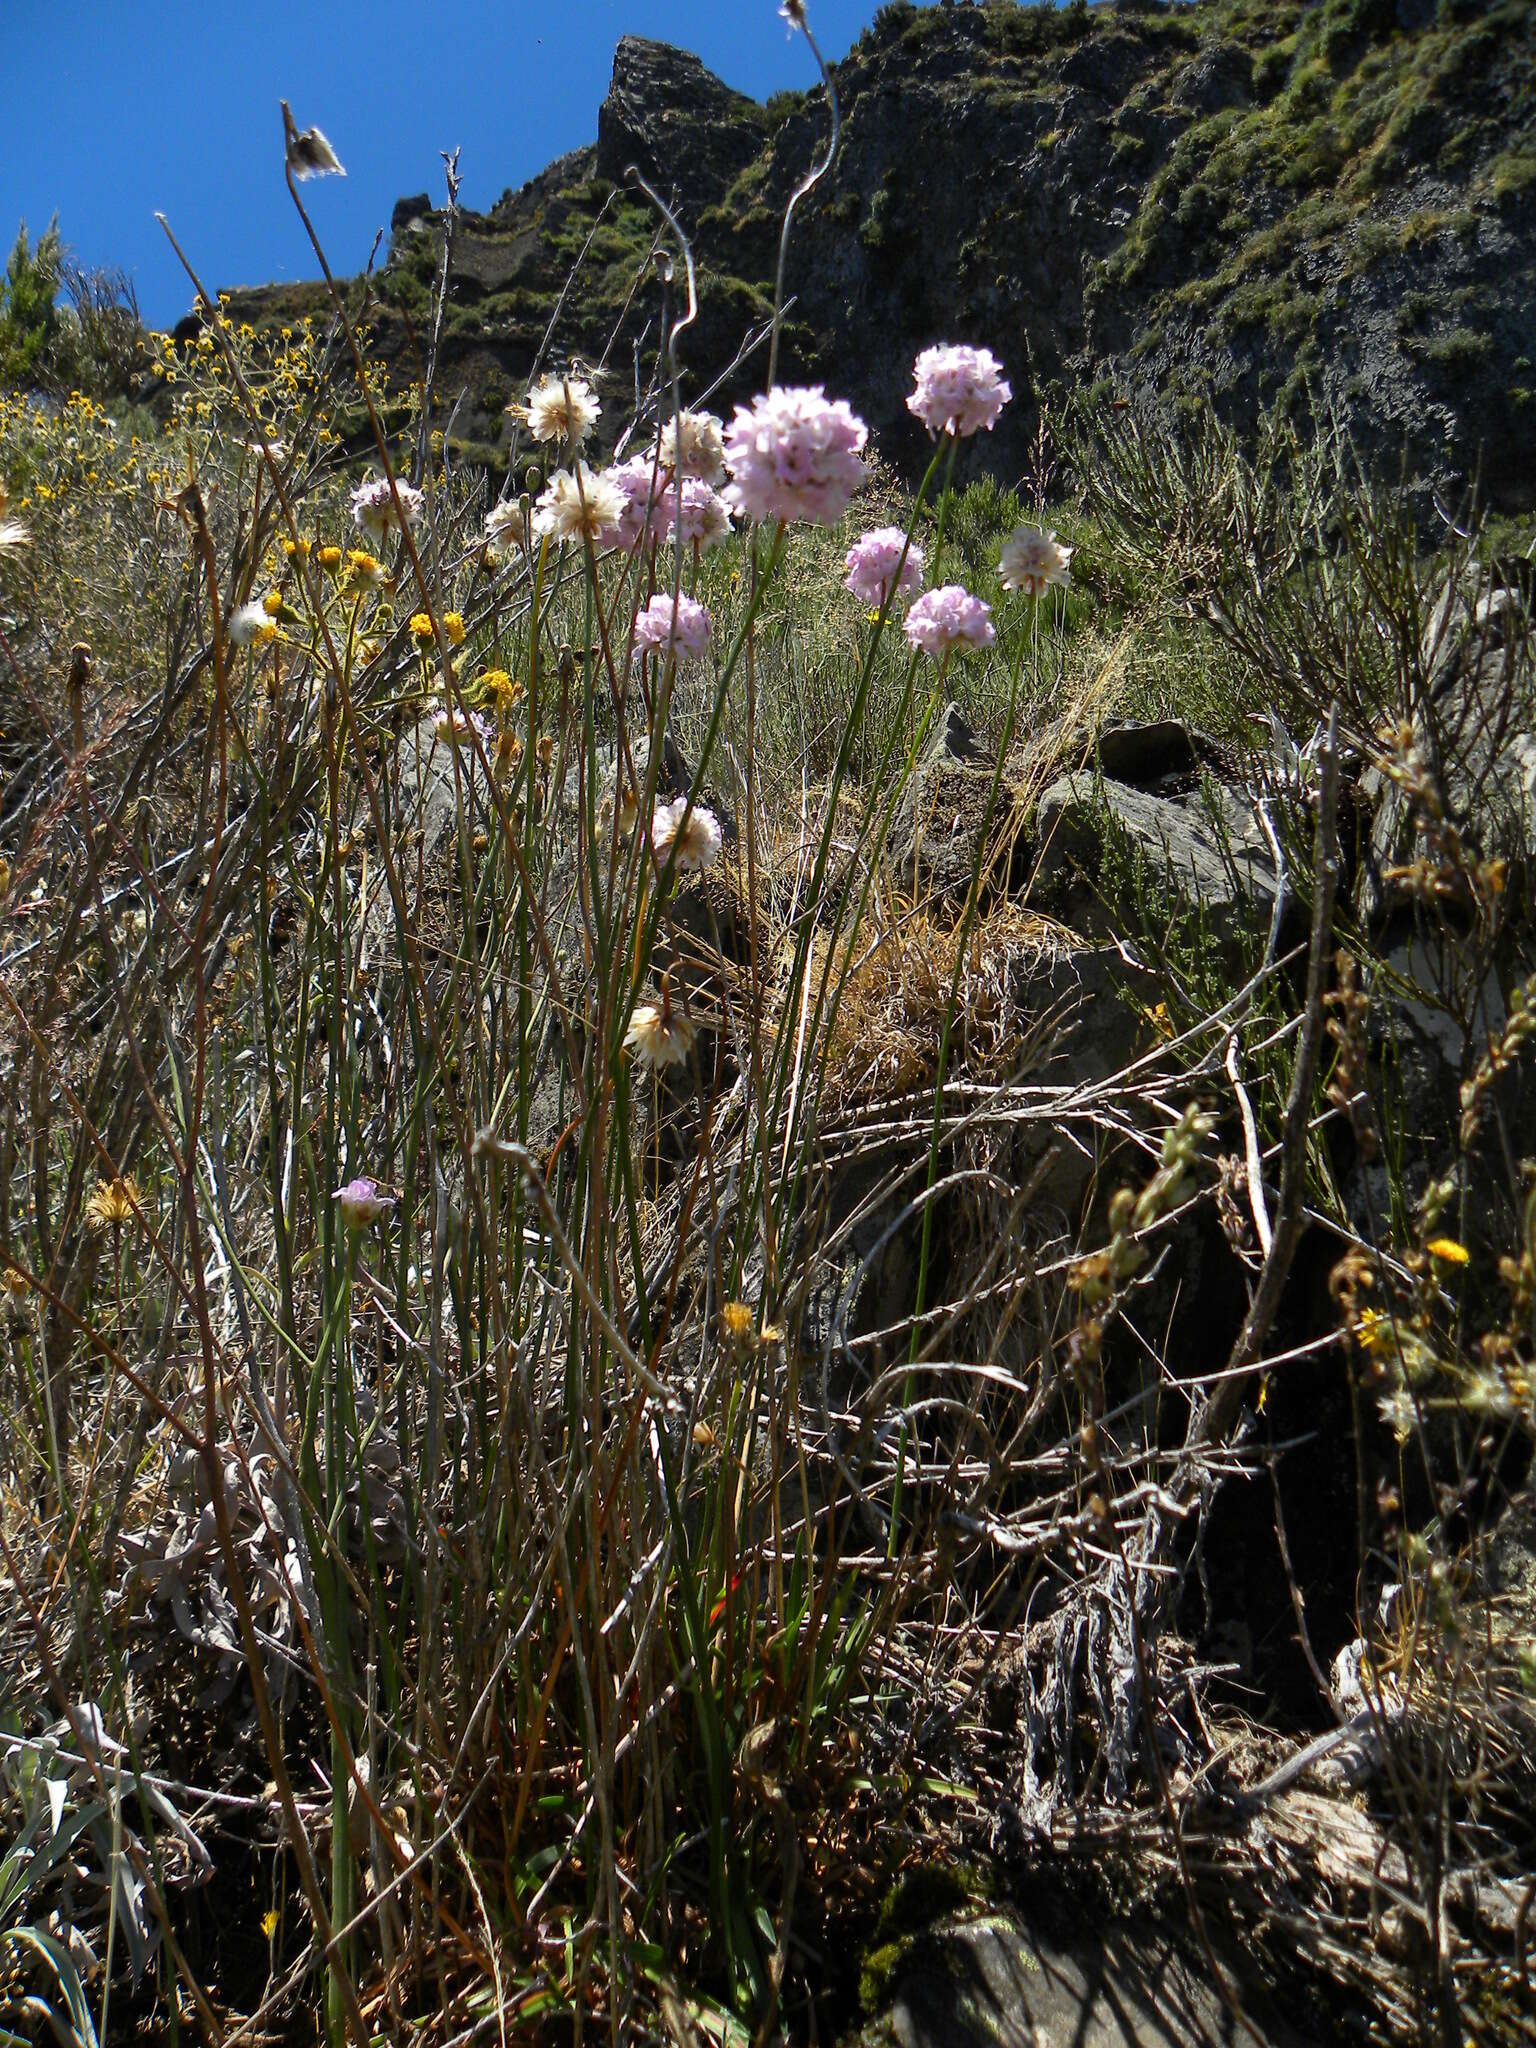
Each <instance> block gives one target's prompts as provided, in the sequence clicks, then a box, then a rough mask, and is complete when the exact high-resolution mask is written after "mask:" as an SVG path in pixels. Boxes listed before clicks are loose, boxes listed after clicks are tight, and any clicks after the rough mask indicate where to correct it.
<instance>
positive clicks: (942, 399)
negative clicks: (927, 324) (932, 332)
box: [907, 342, 1013, 435]
mask: <svg viewBox="0 0 1536 2048" xmlns="http://www.w3.org/2000/svg"><path fill="white" fill-rule="evenodd" d="M913 374H914V376H915V378H916V380H917V382H916V388H915V389H914V390H913V392H912V394H911V396H910V397H909V398H908V399H907V410H908V411H909V412H914V413H916V415H917V417H918V418H919V419H920V420H921V421H922V422H923V425H924V426H925V427H926V428H927V429H928V431H929V433H930V434H957V435H965V434H974V433H977V432H978V431H979V430H980V429H981V428H982V427H985V428H987V430H988V431H989V432H990V431H991V428H992V426H993V424H994V423H995V421H996V419H997V416H998V414H999V413H1000V412H1001V411H1002V409H1003V407H1004V406H1005V405H1006V404H1007V403H1008V401H1009V399H1010V398H1012V396H1013V392H1012V390H1011V389H1010V387H1009V386H1008V384H1007V383H1006V382H1005V381H1004V378H1003V366H1002V364H1001V363H1000V362H999V361H998V360H997V357H996V356H995V355H993V353H992V351H991V349H989V348H971V347H969V346H968V345H967V344H966V343H964V342H956V343H951V344H946V345H945V346H943V347H939V348H925V349H924V350H923V352H922V354H921V355H920V356H919V357H918V359H917V362H916V364H915V366H914V370H913Z"/></svg>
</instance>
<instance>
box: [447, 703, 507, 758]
mask: <svg viewBox="0 0 1536 2048" xmlns="http://www.w3.org/2000/svg"><path fill="white" fill-rule="evenodd" d="M432 731H433V733H434V735H435V736H436V737H437V738H438V739H440V740H441V741H442V742H443V743H444V745H445V746H450V747H466V748H468V749H470V750H471V751H473V749H474V744H475V741H476V740H478V741H479V742H480V745H481V746H482V747H483V748H484V749H485V750H486V752H489V751H490V748H491V745H492V742H493V741H494V739H495V737H496V735H495V733H494V732H493V731H492V730H491V722H490V720H489V719H488V718H487V717H486V715H485V713H484V712H483V711H461V710H460V709H459V707H458V706H457V705H456V704H455V705H448V704H444V705H442V706H440V708H439V709H438V710H437V712H436V713H435V714H434V716H433V719H432Z"/></svg>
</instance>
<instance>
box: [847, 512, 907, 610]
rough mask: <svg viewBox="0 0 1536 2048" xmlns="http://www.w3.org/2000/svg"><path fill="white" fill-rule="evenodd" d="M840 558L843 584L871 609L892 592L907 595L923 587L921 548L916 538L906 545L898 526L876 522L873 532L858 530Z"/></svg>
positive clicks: (879, 604) (905, 537) (878, 605)
mask: <svg viewBox="0 0 1536 2048" xmlns="http://www.w3.org/2000/svg"><path fill="white" fill-rule="evenodd" d="M903 549H905V550H906V560H905V561H903V560H902V550H903ZM844 561H845V564H846V567H847V570H848V574H847V577H846V579H845V580H844V583H843V588H844V589H845V590H851V591H852V592H853V594H854V596H855V597H856V598H857V599H858V600H859V602H860V603H861V604H867V605H868V606H869V607H870V609H871V610H872V611H879V610H880V609H881V608H882V607H883V606H884V605H885V604H886V603H888V601H889V600H890V599H891V597H892V596H896V597H910V596H911V594H912V592H913V591H914V590H921V589H922V587H923V551H922V549H921V548H920V547H919V546H918V545H917V542H916V541H913V542H912V543H911V545H910V546H908V543H907V536H906V535H905V534H904V533H903V532H902V530H901V528H900V527H899V526H877V527H876V528H875V529H874V531H873V533H866V534H862V535H861V536H860V537H859V539H858V540H856V541H855V542H854V544H853V546H852V547H851V548H850V549H849V550H848V553H847V555H846V556H845V557H844Z"/></svg>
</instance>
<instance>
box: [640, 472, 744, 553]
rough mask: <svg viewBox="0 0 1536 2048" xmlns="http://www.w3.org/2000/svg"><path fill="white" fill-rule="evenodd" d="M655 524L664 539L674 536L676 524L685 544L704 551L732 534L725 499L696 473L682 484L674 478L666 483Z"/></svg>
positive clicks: (729, 515) (686, 477)
mask: <svg viewBox="0 0 1536 2048" xmlns="http://www.w3.org/2000/svg"><path fill="white" fill-rule="evenodd" d="M679 490H681V494H682V504H681V507H679V504H678V493H679ZM679 514H680V515H681V516H679ZM652 524H653V526H654V527H655V529H656V532H657V534H658V536H659V537H660V538H661V539H662V540H667V539H670V537H671V535H672V531H673V528H674V527H675V528H676V530H677V532H678V533H679V534H681V536H682V541H683V546H684V547H696V548H698V549H700V550H701V551H702V550H704V549H706V548H712V547H717V546H718V545H719V543H720V542H721V541H723V540H729V539H730V537H731V514H730V509H729V507H728V506H727V505H726V502H725V500H724V498H722V497H721V495H720V493H719V492H718V491H715V490H711V489H710V487H709V485H708V484H706V483H702V482H701V481H700V480H699V478H698V477H696V476H685V477H684V478H683V481H682V484H681V486H679V485H676V484H674V483H672V482H671V480H670V479H668V480H667V481H665V482H664V483H663V485H662V489H661V497H660V500H659V501H658V503H657V506H656V511H655V515H654V518H653V521H652Z"/></svg>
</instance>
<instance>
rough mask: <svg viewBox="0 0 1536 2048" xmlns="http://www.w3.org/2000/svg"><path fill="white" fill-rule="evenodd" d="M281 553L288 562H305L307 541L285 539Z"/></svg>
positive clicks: (307, 552)
mask: <svg viewBox="0 0 1536 2048" xmlns="http://www.w3.org/2000/svg"><path fill="white" fill-rule="evenodd" d="M283 553H284V554H285V555H286V556H287V557H288V559H289V561H290V562H307V561H308V560H309V542H308V541H307V540H285V541H284V542H283Z"/></svg>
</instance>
